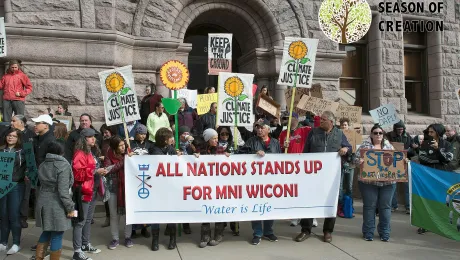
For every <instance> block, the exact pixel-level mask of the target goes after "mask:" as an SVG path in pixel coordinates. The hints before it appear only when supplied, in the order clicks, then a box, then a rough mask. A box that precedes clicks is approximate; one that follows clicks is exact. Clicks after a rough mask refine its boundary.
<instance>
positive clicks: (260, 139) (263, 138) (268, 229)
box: [239, 120, 282, 245]
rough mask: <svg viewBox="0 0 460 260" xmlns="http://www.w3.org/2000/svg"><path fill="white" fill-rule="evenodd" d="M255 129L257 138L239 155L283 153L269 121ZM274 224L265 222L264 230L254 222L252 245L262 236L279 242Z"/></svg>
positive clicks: (260, 123)
mask: <svg viewBox="0 0 460 260" xmlns="http://www.w3.org/2000/svg"><path fill="white" fill-rule="evenodd" d="M255 129H256V133H257V136H254V137H251V138H249V140H248V141H246V142H245V144H244V146H243V147H242V148H241V149H240V152H239V153H249V154H257V155H258V156H260V157H263V156H265V154H266V153H282V151H281V146H280V143H279V142H278V140H276V139H274V138H271V137H270V136H269V135H268V133H269V132H270V125H269V124H268V122H267V120H259V121H257V123H256V124H255ZM274 223H275V221H274V220H264V221H263V227H264V228H262V221H257V220H256V221H252V229H253V230H254V236H253V238H252V244H253V245H258V244H259V243H260V240H261V238H262V235H263V236H264V238H266V239H268V240H269V241H273V242H274V241H278V238H277V237H276V236H275V234H274V233H273V228H272V227H273V224H274Z"/></svg>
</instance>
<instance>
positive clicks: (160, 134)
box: [150, 127, 177, 251]
mask: <svg viewBox="0 0 460 260" xmlns="http://www.w3.org/2000/svg"><path fill="white" fill-rule="evenodd" d="M171 139H172V140H174V135H173V132H171V130H169V129H168V128H165V127H163V128H160V129H158V131H157V133H156V135H155V145H154V146H153V148H152V150H151V151H150V154H152V155H177V152H176V150H175V149H174V147H173V146H171ZM166 230H167V232H165V233H167V234H169V245H168V249H169V250H172V249H174V248H176V230H177V227H176V224H167V226H166ZM159 238H160V224H152V246H151V249H152V251H158V250H159V249H160V248H159V246H158V242H159Z"/></svg>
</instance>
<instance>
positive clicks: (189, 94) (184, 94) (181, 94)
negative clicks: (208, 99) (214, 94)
mask: <svg viewBox="0 0 460 260" xmlns="http://www.w3.org/2000/svg"><path fill="white" fill-rule="evenodd" d="M197 95H198V92H197V90H196V89H186V88H183V89H179V90H177V98H185V100H186V101H187V104H188V106H189V107H191V108H193V109H195V108H196V104H197V99H198V98H197ZM171 97H174V90H171Z"/></svg>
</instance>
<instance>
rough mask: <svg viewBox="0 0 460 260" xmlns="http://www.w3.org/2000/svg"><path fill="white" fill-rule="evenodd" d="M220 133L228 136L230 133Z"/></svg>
mask: <svg viewBox="0 0 460 260" xmlns="http://www.w3.org/2000/svg"><path fill="white" fill-rule="evenodd" d="M220 135H223V136H229V135H230V134H229V133H220Z"/></svg>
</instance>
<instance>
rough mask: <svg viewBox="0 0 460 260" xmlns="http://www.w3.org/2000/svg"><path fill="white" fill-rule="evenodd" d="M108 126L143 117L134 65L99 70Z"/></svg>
mask: <svg viewBox="0 0 460 260" xmlns="http://www.w3.org/2000/svg"><path fill="white" fill-rule="evenodd" d="M98 74H99V79H100V81H101V89H102V97H103V100H104V111H105V122H106V124H107V125H108V126H111V125H116V124H120V123H123V119H124V121H125V122H130V121H135V120H139V119H141V116H140V114H139V110H138V107H139V106H138V104H137V95H136V88H135V87H134V76H133V71H132V66H131V65H129V66H125V67H121V68H116V69H112V70H106V71H102V72H99V73H98Z"/></svg>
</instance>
